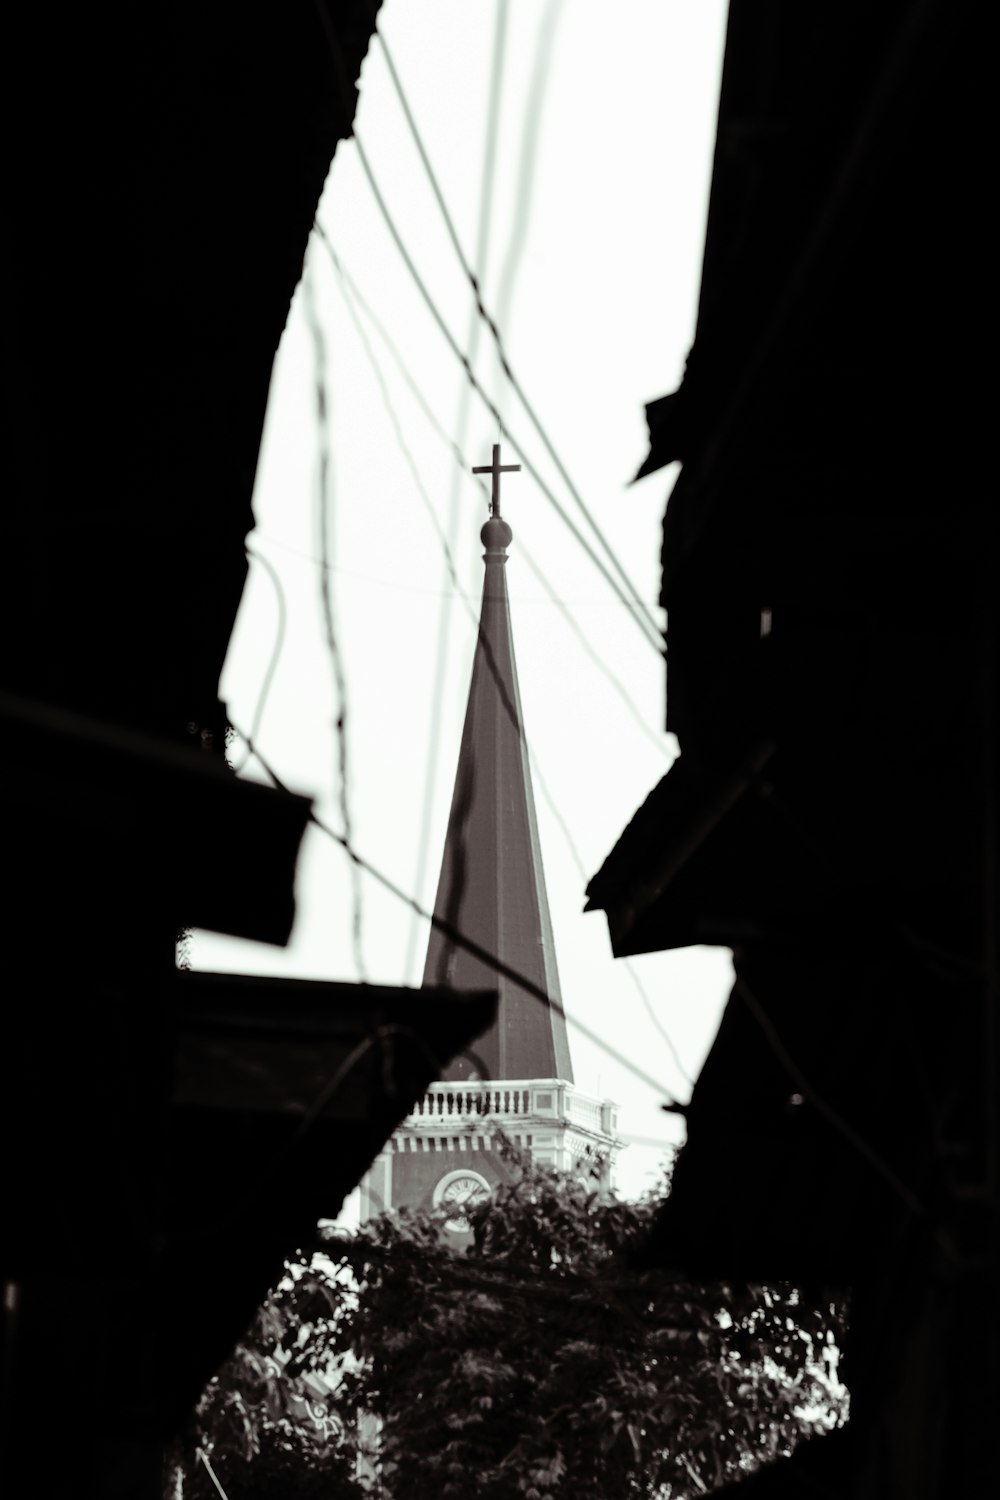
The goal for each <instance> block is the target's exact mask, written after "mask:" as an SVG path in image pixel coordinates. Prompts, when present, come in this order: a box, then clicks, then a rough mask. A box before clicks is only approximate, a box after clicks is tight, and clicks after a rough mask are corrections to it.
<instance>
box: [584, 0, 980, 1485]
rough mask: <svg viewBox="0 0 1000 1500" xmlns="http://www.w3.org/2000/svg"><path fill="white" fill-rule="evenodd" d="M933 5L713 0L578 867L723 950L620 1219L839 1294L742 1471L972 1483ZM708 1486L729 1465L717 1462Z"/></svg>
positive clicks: (976, 791)
mask: <svg viewBox="0 0 1000 1500" xmlns="http://www.w3.org/2000/svg"><path fill="white" fill-rule="evenodd" d="M977 20H978V17H977V13H976V12H975V11H974V10H973V8H972V7H970V6H967V5H962V4H959V5H952V4H944V3H909V0H907V3H903V0H899V3H890V4H884V5H879V6H870V5H867V4H860V3H852V0H848V3H843V0H837V3H836V4H827V3H822V4H817V5H808V6H801V5H797V4H794V3H768V4H759V3H750V0H734V3H733V4H732V6H731V8H730V17H729V29H728V37H727V44H726V56H725V65H724V71H723V81H722V94H721V101H720V111H719V125H718V138H717V144H716V151H715V162H714V170H713V178H712V190H711V201H710V209H709V218H708V229H707V236H706V243H705V257H704V269H703V276H702V285H701V296H700V303H699V311H698V323H697V332H696V337H695V342H694V346H693V348H692V350H691V352H690V356H689V359H688V363H687V369H686V373H685V377H684V381H683V384H682V385H681V387H680V390H679V391H677V392H675V393H674V394H673V395H671V396H668V397H665V398H663V399H662V400H660V401H657V402H654V403H653V404H652V405H651V406H650V407H649V408H648V417H649V427H650V440H651V450H650V455H649V458H648V459H647V461H646V463H645V464H644V465H643V469H642V471H641V472H642V473H649V472H652V471H654V470H656V469H657V468H659V467H661V466H662V465H663V464H665V463H667V462H669V461H671V460H674V459H680V460H681V461H682V465H683V466H682V469H681V473H680V478H679V479H678V481H677V483H676V485H675V486H674V488H673V491H672V493H671V495H670V498H669V503H668V505H667V510H666V517H665V522H664V529H663V554H662V558H663V590H662V603H663V605H664V607H665V608H666V610H667V616H668V630H667V642H666V644H667V727H668V728H670V729H671V730H673V731H674V733H675V734H676V735H677V737H678V740H679V743H680V749H681V755H680V758H679V760H678V761H677V762H676V763H675V765H674V766H673V767H672V768H671V770H670V771H669V773H668V774H667V775H666V776H665V778H664V779H663V781H662V782H661V783H660V784H659V785H658V786H657V787H655V788H654V789H653V790H652V792H651V793H650V795H649V797H648V799H647V800H646V802H645V804H644V805H643V806H642V807H641V808H640V809H639V810H638V811H637V813H636V814H635V817H634V818H633V820H632V822H631V823H630V824H629V826H628V827H627V828H626V829H625V830H624V832H623V833H622V836H621V838H620V840H619V842H618V844H617V845H616V847H615V848H614V850H613V851H612V852H611V853H610V854H609V856H608V858H607V860H606V862H605V864H604V866H603V868H602V869H601V870H600V871H599V873H598V874H597V875H596V876H595V877H594V879H593V880H592V882H591V885H590V888H589V896H590V905H591V906H592V907H593V908H596V909H600V910H603V911H604V912H605V913H606V915H607V920H608V925H609V928H610V932H611V938H612V943H613V946H614V949H615V952H616V953H618V954H630V953H642V952H649V951H653V950H656V949H663V948H671V947H678V946H684V945H686V944H693V943H721V944H726V945H728V946H731V947H732V949H733V952H734V956H735V966H736V985H735V988H734V990H733V994H732V997H731V998H730V1000H729V1003H728V1006H727V1009H726V1011H725V1014H724V1017H723V1020H722V1023H721V1027H720V1030H719V1033H718V1036H717V1038H716V1040H715V1044H714V1046H713V1048H712V1050H711V1052H710V1054H709V1056H708V1059H707V1061H706V1063H705V1066H704V1068H703V1070H702V1073H701V1076H700V1077H699V1079H698V1081H697V1085H696V1087H695V1089H694V1094H693V1098H692V1100H691V1103H690V1108H689V1111H688V1127H689V1135H688V1143H687V1145H686V1147H685V1149H684V1151H683V1153H682V1155H681V1158H680V1161H679V1162H678V1165H677V1168H676V1172H675V1175H674V1181H673V1191H672V1193H671V1196H670V1199H669V1201H668V1202H667V1203H666V1205H665V1207H664V1209H663V1211H662V1215H661V1218H660V1222H659V1225H658V1228H657V1231H656V1233H655V1235H654V1237H653V1240H652V1242H651V1243H650V1245H649V1247H648V1252H647V1257H648V1259H650V1260H652V1261H656V1262H659V1263H665V1264H669V1265H672V1266H676V1267H679V1268H683V1269H685V1270H687V1271H689V1272H690V1273H691V1274H693V1275H696V1276H702V1277H708V1276H716V1277H721V1278H724V1279H728V1280H733V1279H738V1278H749V1279H751V1280H756V1281H761V1280H764V1281H766V1280H767V1278H781V1279H788V1280H791V1281H796V1282H798V1283H799V1284H801V1285H802V1286H803V1287H804V1288H806V1289H807V1291H808V1294H809V1295H815V1296H827V1295H833V1294H835V1293H841V1294H846V1295H848V1296H849V1297H850V1301H851V1331H850V1337H849V1340H848V1343H847V1347H846V1350H845V1358H844V1363H843V1373H844V1374H845V1377H846V1379H847V1382H848V1384H849V1386H850V1388H851V1393H852V1416H851V1421H850V1424H849V1426H848V1427H847V1428H846V1429H844V1430H843V1431H842V1432H838V1433H835V1434H834V1435H833V1436H831V1437H829V1438H825V1439H823V1440H820V1441H817V1442H815V1443H809V1444H807V1445H805V1446H804V1447H803V1448H801V1449H800V1450H799V1451H798V1452H797V1453H796V1454H795V1456H794V1457H793V1458H792V1459H791V1460H789V1461H788V1462H787V1463H778V1464H776V1465H775V1466H774V1468H773V1469H771V1470H769V1471H767V1472H765V1473H762V1474H760V1475H758V1476H755V1477H754V1478H753V1479H752V1480H750V1481H749V1482H748V1483H747V1484H746V1486H745V1487H744V1486H740V1488H739V1491H738V1493H739V1494H740V1495H743V1494H744V1493H745V1494H746V1497H747V1500H751V1496H757V1495H769V1496H770V1495H775V1496H777V1495H782V1496H785V1495H787V1496H799V1495H806V1494H817V1495H820V1494H822V1495H825V1496H830V1497H834V1496H836V1497H848V1496H849V1497H859V1500H860V1497H862V1496H863V1497H865V1500H868V1497H875V1496H878V1497H880V1500H881V1497H900V1500H903V1497H905V1500H932V1497H933V1500H938V1497H943V1496H952V1495H955V1496H957V1495H974V1494H982V1493H985V1492H987V1490H988V1489H989V1488H992V1482H991V1480H990V1477H989V1476H990V1473H991V1472H992V1470H993V1469H994V1467H995V1465H994V1463H993V1462H992V1438H991V1436H990V1434H991V1433H992V1427H993V1419H992V1413H993V1410H994V1403H995V1395H996V1377H995V1363H996V1361H995V1354H994V1350H995V1341H996V1314H995V1309H996V1302H997V1297H996V1291H997V1284H996V1278H997V1259H996V1252H997V1239H996V1228H997V1196H996V1186H997V1184H996V1161H997V1145H998V1142H997V1112H996V1091H997V1027H996V1000H997V966H996V934H997V927H996V922H997V905H998V903H997V886H996V828H997V821H996V808H997V768H998V763H1000V753H998V745H997V737H996V724H997V718H996V689H997V676H996V643H997V630H996V623H997V622H996V600H997V579H998V577H1000V568H998V557H997V546H996V483H995V475H994V468H995V464H994V459H993V453H992V446H993V444H992V428H993V418H992V410H991V406H990V402H991V400H992V397H991V395H990V394H988V384H987V381H986V379H985V376H984V371H985V366H984V357H985V356H984V351H987V350H989V349H990V348H991V347H992V346H991V343H990V337H989V335H988V334H986V333H985V328H986V326H987V323H988V308H989V304H990V302H991V301H992V297H991V293H992V287H993V282H994V280H995V273H994V270H993V264H992V262H993V259H994V250H993V234H992V228H991V220H992V203H991V202H990V199H991V196H992V195H991V193H990V191H989V187H988V184H989V181H990V175H991V174H990V166H991V161H990V158H989V156H988V153H987V149H986V142H987V141H988V140H989V138H990V134H991V129H990V122H989V120H988V118H987V116H988V113H989V107H988V104H987V101H988V100H989V99H990V98H991V97H992V93H993V89H992V84H991V81H990V79H989V77H988V74H989V72H990V68H989V67H988V65H987V64H986V55H987V49H985V48H984V45H983V36H982V33H981V28H980V26H979V25H978V24H977ZM734 1493H735V1492H734Z"/></svg>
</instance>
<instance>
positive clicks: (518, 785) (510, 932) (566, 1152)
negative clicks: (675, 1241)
mask: <svg viewBox="0 0 1000 1500" xmlns="http://www.w3.org/2000/svg"><path fill="white" fill-rule="evenodd" d="M516 467H517V466H516V465H511V466H506V465H501V463H500V447H499V444H495V445H494V448H493V462H492V464H490V465H489V466H488V467H486V468H485V469H480V470H476V471H475V472H477V473H483V472H485V473H489V474H491V475H492V479H493V499H492V503H491V506H490V516H489V519H488V520H487V522H486V524H485V526H484V527H483V529H482V541H483V546H484V548H485V553H484V561H485V564H486V576H485V579H484V582H483V599H482V611H481V615H480V624H479V638H478V641H477V644H476V652H475V658H474V661H473V668H472V683H471V686H470V689H469V702H468V708H467V710H466V715H465V726H464V729H463V732H462V742H461V749H460V751H459V757H458V771H457V774H456V778H455V791H454V795H453V798H452V804H451V814H450V817H449V820H448V831H447V835H446V837H445V846H444V857H443V859H442V863H441V874H440V878H439V880H438V887H437V897H436V900H435V903H434V916H435V919H436V925H435V926H434V927H432V930H431V936H430V942H429V944H428V949H427V959H426V963H425V965H424V978H423V982H424V984H425V985H447V986H451V987H453V988H455V989H460V990H477V989H480V990H481V989H494V990H497V991H498V993H499V1005H498V1010H497V1018H496V1021H495V1023H494V1024H493V1026H491V1028H490V1029H489V1031H487V1032H486V1033H485V1034H484V1035H483V1036H482V1037H480V1038H479V1039H478V1041H477V1042H476V1044H475V1048H474V1050H473V1051H470V1052H468V1053H466V1054H465V1055H464V1056H462V1057H459V1058H457V1059H455V1061H454V1062H453V1063H452V1064H451V1066H450V1068H449V1069H448V1070H447V1073H446V1076H445V1077H444V1078H443V1079H442V1081H441V1082H439V1083H435V1084H432V1085H431V1087H430V1088H429V1089H428V1091H427V1093H426V1094H425V1096H424V1098H423V1099H421V1100H420V1102H419V1103H418V1104H417V1105H416V1106H415V1108H414V1109H413V1110H412V1111H411V1113H410V1114H409V1115H408V1117H407V1119H406V1120H405V1121H404V1123H403V1124H402V1125H401V1126H400V1128H399V1129H398V1130H397V1131H396V1133H395V1135H394V1136H393V1137H392V1139H391V1141H390V1142H388V1144H387V1145H386V1147H385V1149H384V1150H383V1152H382V1153H381V1155H380V1156H379V1157H378V1158H377V1160H376V1161H375V1162H374V1163H373V1165H372V1167H371V1169H370V1170H369V1172H368V1174H367V1176H366V1177H365V1179H364V1181H363V1183H362V1197H361V1204H362V1217H363V1218H368V1217H370V1216H371V1215H373V1214H376V1213H378V1212H379V1211H380V1210H381V1209H382V1208H383V1207H384V1208H400V1207H403V1206H410V1207H430V1206H432V1205H434V1206H436V1205H443V1206H445V1207H451V1206H453V1207H454V1209H455V1214H454V1217H453V1218H451V1219H449V1221H448V1227H449V1230H450V1231H451V1232H452V1233H453V1234H454V1236H455V1243H456V1246H460V1245H461V1244H462V1243H463V1242H465V1241H466V1240H467V1238H468V1232H467V1227H466V1221H465V1219H464V1216H463V1214H462V1206H463V1205H464V1204H469V1203H472V1202H474V1201H476V1200H477V1199H479V1198H481V1197H483V1196H485V1195H486V1194H488V1193H490V1192H492V1190H493V1188H494V1186H495V1185H496V1184H497V1183H498V1182H499V1181H500V1180H502V1178H503V1177H504V1176H505V1172H506V1163H505V1162H504V1160H503V1159H502V1157H501V1156H500V1154H499V1153H498V1151H497V1150H496V1140H497V1134H498V1132H502V1133H503V1134H505V1135H506V1136H507V1137H508V1138H509V1139H511V1140H513V1141H514V1142H516V1143H517V1144H518V1145H520V1146H522V1147H524V1148H525V1149H526V1150H527V1151H529V1152H530V1154H531V1156H532V1157H533V1159H534V1160H535V1161H537V1162H539V1163H544V1164H548V1165H551V1166H554V1167H558V1168H560V1169H561V1170H564V1171H577V1172H580V1173H581V1174H584V1173H586V1174H587V1176H588V1177H589V1176H591V1175H595V1176H596V1178H597V1180H598V1181H599V1183H600V1184H601V1185H602V1186H603V1187H604V1188H605V1189H607V1188H609V1187H610V1182H611V1170H612V1166H613V1162H614V1157H615V1155H616V1153H617V1151H618V1149H619V1144H620V1143H619V1141H618V1137H617V1133H616V1131H617V1121H616V1115H617V1110H616V1107H615V1105H614V1104H612V1103H611V1102H610V1101H609V1100H602V1099H596V1098H592V1097H591V1096H589V1095H587V1094H584V1093H583V1092H581V1090H579V1089H577V1088H576V1087H575V1085H574V1082H573V1065H572V1062H571V1059H570V1050H569V1040H568V1037H567V1034H566V1013H565V1011H564V1009H563V1003H562V994H561V991H560V988H559V972H558V969H557V967H556V953H555V943H554V941H553V934H552V922H551V918H550V916H549V905H548V898H547V896H546V892H545V877H544V872H543V869H542V854H541V848H540V846H539V842H538V827H537V823H536V818H535V804H534V797H533V795H532V789H531V771H530V765H529V758H528V746H527V742H526V739H525V735H524V721H523V718H522V714H521V698H520V693H519V691H518V683H517V669H516V666H515V661H514V641H513V635H512V632H511V620H510V604H509V600H508V596H507V580H506V565H507V548H508V547H509V546H510V544H511V540H512V533H511V529H510V527H509V526H508V524H507V522H506V521H505V520H504V519H503V518H502V516H501V514H500V475H501V474H502V473H506V472H510V470H511V469H515V468H516ZM437 924H440V925H437ZM455 933H457V934H459V935H460V936H461V938H464V939H466V940H468V943H469V946H468V947H466V946H464V945H463V944H462V943H461V942H459V941H457V940H456V939H455V937H454V936H452V934H455ZM484 955H489V957H490V958H493V959H494V960H497V961H498V964H497V965H496V966H494V964H491V963H490V962H489V960H488V958H487V957H486V956H484ZM515 975H516V976H517V978H514V977H513V976H515ZM519 980H521V981H526V983H519V982H518V981H519Z"/></svg>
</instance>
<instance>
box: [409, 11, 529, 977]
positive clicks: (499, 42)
mask: <svg viewBox="0 0 1000 1500" xmlns="http://www.w3.org/2000/svg"><path fill="white" fill-rule="evenodd" d="M506 53H507V0H499V3H498V4H497V6H496V19H495V23H494V28H493V45H492V47H491V49H490V54H491V56H492V59H493V66H492V69H491V71H490V93H489V103H488V105H487V109H486V135H485V139H484V141H483V164H482V169H481V171H480V174H479V181H480V188H479V227H478V230H477V234H476V269H477V271H478V273H479V275H480V276H485V275H486V263H487V256H488V255H489V247H490V224H491V219H492V214H493V178H494V174H495V170H496V154H497V134H498V127H499V123H500V100H501V97H502V94H503V74H504V64H505V60H506ZM390 66H391V60H390ZM481 327H482V324H481V323H480V321H479V319H478V317H477V316H476V314H475V312H474V311H473V312H471V313H470V316H469V323H468V329H467V332H466V338H465V352H466V358H467V361H468V364H469V367H470V368H471V367H472V366H474V365H475V363H476V352H477V347H478V342H479V330H480V328H481ZM470 395H471V387H470V386H469V384H468V382H467V381H464V380H463V381H462V388H461V392H460V394H459V399H458V413H457V417H456V421H455V443H456V447H457V449H458V450H459V451H461V449H462V447H463V446H464V443H465V437H466V432H467V429H468V422H469V403H470ZM464 483H465V476H464V474H463V475H460V474H459V472H458V470H457V469H453V470H452V484H451V494H450V497H449V503H448V539H449V541H450V542H451V544H452V546H455V545H456V544H457V540H458V530H459V524H458V523H459V505H460V501H461V497H462V490H463V487H464ZM450 622H451V599H450V598H448V597H446V598H444V599H442V601H441V604H440V606H439V608H438V630H437V643H436V649H435V652H434V680H433V684H432V687H431V705H432V711H431V721H430V735H429V737H428V743H427V754H426V758H425V761H424V793H423V797H422V798H421V804H420V806H421V813H420V830H419V834H418V837H417V862H416V868H415V870H414V874H413V888H414V891H415V892H416V894H417V895H418V896H421V897H422V896H423V893H424V887H425V884H426V880H427V863H428V859H429V856H430V832H431V828H432V826H433V822H434V805H435V791H436V788H437V768H438V759H439V756H440V749H441V726H442V723H443V720H444V715H443V714H442V713H441V700H442V697H443V695H444V685H445V678H446V675H447V667H448V643H449V635H450V630H449V625H450ZM417 935H418V923H417V919H416V917H415V916H411V919H410V932H409V937H408V939H407V946H406V964H405V968H404V971H403V972H404V973H405V974H406V975H407V977H409V976H410V975H411V974H412V972H413V964H414V959H415V957H416V945H417Z"/></svg>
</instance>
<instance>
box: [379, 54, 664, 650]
mask: <svg viewBox="0 0 1000 1500" xmlns="http://www.w3.org/2000/svg"><path fill="white" fill-rule="evenodd" d="M376 35H377V36H378V39H379V42H380V43H381V46H382V52H383V54H384V56H385V59H386V62H387V64H388V67H389V76H390V78H391V79H392V83H393V87H394V88H395V90H396V94H397V97H398V98H399V102H400V104H401V106H402V108H403V114H404V117H405V119H406V123H407V125H408V127H409V130H410V134H411V136H412V137H413V141H414V144H415V145H416V147H417V152H418V154H419V156H420V160H421V162H422V164H423V167H424V171H425V173H426V175H427V178H428V181H429V183H430V185H431V189H432V191H433V193H434V197H435V199H436V201H437V204H438V207H439V209H440V211H441V215H442V218H443V220H444V223H445V227H446V230H447V232H448V237H449V239H450V240H451V244H452V248H453V249H454V251H455V254H456V256H457V258H458V262H459V265H460V266H461V268H462V273H463V275H464V276H465V278H466V280H467V281H468V283H469V285H470V287H471V288H472V293H473V296H474V298H475V304H476V312H477V313H478V315H479V317H480V318H481V319H482V321H483V322H484V323H485V324H486V327H487V328H488V329H489V331H490V334H491V336H492V338H493V341H494V343H495V345H496V350H497V356H498V358H499V360H500V365H501V368H502V370H503V372H504V374H505V376H506V377H507V380H508V382H509V384H510V388H511V390H512V391H513V392H514V394H515V395H516V396H517V398H518V400H519V401H520V403H521V406H522V407H523V409H524V412H525V414H526V415H527V417H528V420H529V421H530V423H531V425H532V427H533V428H534V429H535V432H536V434H537V435H538V437H539V439H540V441H541V443H542V446H543V447H544V449H545V451H546V453H547V454H548V455H549V458H550V459H551V460H552V463H553V464H554V465H555V467H556V471H557V473H558V474H559V477H560V478H561V479H562V481H563V483H564V484H565V486H566V488H567V490H568V491H569V493H570V495H571V496H572V498H573V501H574V503H575V504H576V507H577V509H578V510H579V511H580V513H581V515H582V516H583V517H584V519H585V520H586V522H587V524H588V526H589V527H590V529H591V531H592V533H593V535H594V536H595V537H596V538H597V541H598V543H599V544H600V546H601V549H602V550H603V552H604V554H605V556H606V557H607V558H608V560H609V561H610V563H611V565H612V567H613V568H614V570H615V572H616V573H617V574H618V577H619V579H620V580H621V583H622V585H623V587H624V588H625V590H626V592H627V593H628V594H629V595H630V596H631V599H632V601H633V607H634V608H635V609H636V610H637V611H639V613H640V614H641V616H642V618H643V621H644V624H645V625H646V626H647V628H648V629H649V630H650V631H651V632H652V633H653V635H654V636H655V637H656V638H659V636H660V630H659V627H658V626H657V624H656V621H655V620H654V619H653V616H652V614H651V613H650V612H649V611H648V610H647V607H646V605H645V603H644V601H643V599H642V596H641V595H640V593H639V591H638V589H636V587H635V585H634V584H633V583H632V581H631V579H630V578H629V576H628V573H627V572H626V570H625V568H624V567H623V566H622V563H621V561H620V559H619V558H618V555H617V553H616V552H615V550H614V548H613V547H612V546H611V544H610V542H609V541H608V539H607V538H606V536H605V535H604V533H603V531H602V530H601V527H600V526H599V525H598V523H597V520H596V519H595V517H594V515H593V514H592V512H591V511H590V509H589V507H588V506H587V504H586V502H585V500H584V498H583V496H582V495H581V494H580V491H579V489H578V488H577V486H576V485H575V484H574V482H573V480H572V479H571V478H570V475H569V472H568V470H567V468H566V466H565V464H564V463H563V461H562V459H561V458H560V456H559V454H558V453H557V451H556V448H555V445H554V444H553V442H552V440H551V438H550V437H549V434H548V432H547V430H546V428H545V427H544V426H543V424H542V422H541V419H540V418H539V416H538V413H537V412H536V411H535V408H534V407H533V406H532V404H531V402H530V401H529V399H528V397H527V395H526V393H525V390H524V387H523V386H522V385H521V382H520V381H519V380H518V378H517V376H516V375H515V374H514V371H513V369H512V368H511V364H510V360H509V359H508V357H507V353H506V350H505V349H504V345H503V340H502V338H501V335H500V330H499V328H498V327H497V324H496V321H495V319H494V318H493V317H491V315H490V313H489V311H488V310H487V308H486V306H485V305H484V303H483V299H482V287H481V282H480V279H479V278H478V277H477V276H476V273H475V271H474V270H473V269H472V267H471V266H470V265H469V264H468V262H467V261H466V259H465V255H464V253H463V251H462V246H461V242H460V241H459V238H458V234H457V232H456V230H455V225H454V221H453V220H452V217H451V214H450V213H449V212H448V208H447V206H446V204H445V200H444V195H443V193H442V191H441V187H440V184H439V183H438V180H437V177H436V175H435V173H434V169H433V167H432V166H431V163H430V159H429V157H428V155H427V151H426V148H425V147H424V144H423V141H422V139H421V136H420V132H419V130H418V128H417V124H416V121H415V120H414V118H413V112H412V110H411V109H410V106H409V103H408V101H407V98H406V95H405V93H404V92H403V86H402V83H401V81H400V78H399V74H398V72H397V71H396V68H395V65H394V64H393V62H392V56H391V53H390V52H389V49H388V47H387V45H386V41H385V37H384V36H383V34H382V32H381V30H379V28H378V26H377V25H376ZM354 141H355V145H356V147H357V150H358V154H359V159H360V161H361V165H362V168H363V170H364V173H365V176H366V177H367V178H368V183H369V186H370V187H371V188H372V191H373V192H374V193H375V196H376V200H377V201H378V202H379V205H380V207H383V202H384V200H382V196H381V194H380V193H379V191H378V188H377V186H376V183H375V180H374V177H373V175H372V171H371V167H370V165H369V163H368V159H367V156H366V155H365V153H364V151H363V148H362V145H361V142H360V140H359V139H358V135H357V132H356V131H355V135H354ZM383 216H385V210H384V207H383ZM387 222H388V220H387ZM498 420H499V418H498ZM515 446H517V445H515ZM522 457H523V455H522Z"/></svg>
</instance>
